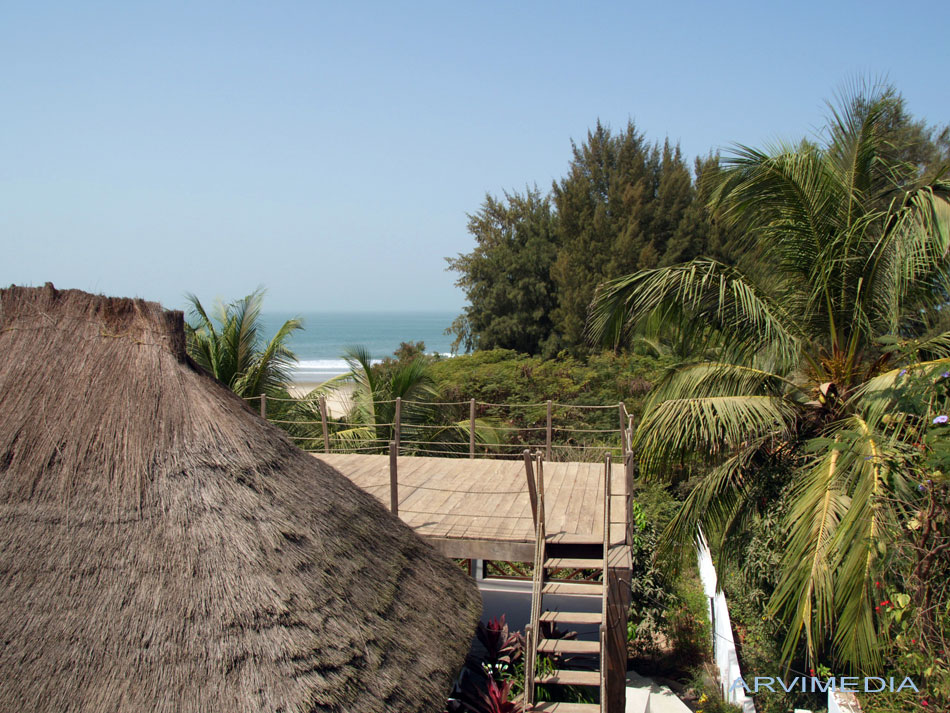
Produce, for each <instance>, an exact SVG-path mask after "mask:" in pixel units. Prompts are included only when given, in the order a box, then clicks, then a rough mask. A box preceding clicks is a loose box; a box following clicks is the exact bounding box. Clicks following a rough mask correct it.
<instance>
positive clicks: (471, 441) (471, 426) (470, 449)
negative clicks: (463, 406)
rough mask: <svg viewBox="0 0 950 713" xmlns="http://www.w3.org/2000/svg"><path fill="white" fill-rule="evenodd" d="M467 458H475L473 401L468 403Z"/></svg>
mask: <svg viewBox="0 0 950 713" xmlns="http://www.w3.org/2000/svg"><path fill="white" fill-rule="evenodd" d="M468 457H469V458H474V457H475V399H472V400H471V401H469V402H468Z"/></svg>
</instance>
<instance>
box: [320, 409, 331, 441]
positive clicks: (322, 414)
mask: <svg viewBox="0 0 950 713" xmlns="http://www.w3.org/2000/svg"><path fill="white" fill-rule="evenodd" d="M320 425H321V426H322V427H323V452H324V453H329V452H330V434H329V432H328V431H327V399H326V397H325V396H321V397H320Z"/></svg>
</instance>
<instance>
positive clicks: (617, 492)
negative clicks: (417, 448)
mask: <svg viewBox="0 0 950 713" xmlns="http://www.w3.org/2000/svg"><path fill="white" fill-rule="evenodd" d="M312 455H313V457H315V458H317V459H319V460H322V461H323V462H325V463H326V464H327V465H329V466H330V467H332V468H335V469H336V470H338V471H339V472H341V473H342V474H343V475H345V476H347V477H348V478H349V479H350V480H352V481H353V482H354V483H355V484H356V485H357V486H359V487H361V488H364V489H365V490H366V491H367V492H369V493H370V494H372V495H373V496H375V497H376V498H377V499H378V500H379V501H380V502H382V503H383V505H384V506H387V507H388V505H389V456H388V455H375V454H374V455H368V454H338V453H333V454H323V453H314V454H312ZM544 467H545V486H546V488H545V490H546V492H545V502H546V505H547V507H546V511H547V521H548V525H549V526H548V532H549V533H554V534H556V533H559V532H561V533H564V534H565V535H587V536H590V535H596V536H598V537H599V536H602V534H603V510H602V507H601V505H600V503H601V502H602V488H603V475H602V474H603V469H604V466H603V463H577V462H573V463H554V462H550V463H545V466H544ZM398 478H399V511H400V512H399V514H400V517H402V519H403V520H404V521H405V522H406V523H407V524H408V525H409V526H410V527H412V528H414V529H415V530H416V531H417V532H418V533H419V534H420V535H423V536H427V537H433V538H446V539H472V540H479V541H497V542H502V543H503V542H529V541H532V540H533V539H534V523H533V521H532V518H531V507H530V502H529V499H528V492H527V482H526V480H525V472H524V462H523V461H522V460H520V459H519V460H504V459H489V458H475V459H469V458H440V457H436V456H399V460H398ZM612 491H613V492H614V496H613V498H612V499H611V518H610V519H611V523H612V527H611V539H612V540H616V539H618V538H620V539H622V537H623V533H624V526H623V522H624V513H623V507H624V504H625V503H624V498H623V493H624V481H623V466H622V465H619V466H618V465H615V466H614V469H613V488H612Z"/></svg>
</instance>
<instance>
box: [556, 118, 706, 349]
mask: <svg viewBox="0 0 950 713" xmlns="http://www.w3.org/2000/svg"><path fill="white" fill-rule="evenodd" d="M573 153H574V156H573V159H572V161H571V166H570V170H569V173H568V175H567V177H565V178H564V179H562V180H561V181H560V183H556V184H555V185H554V187H553V195H554V201H555V204H556V206H557V211H558V227H559V234H560V251H559V254H558V258H557V261H556V262H555V264H554V268H553V270H552V276H553V278H554V281H555V283H556V286H557V291H558V295H557V296H558V308H557V310H556V311H555V315H554V322H555V328H556V329H557V331H558V332H559V334H560V336H561V339H562V340H563V343H564V345H565V346H578V345H581V344H583V341H584V337H583V335H584V323H585V320H586V318H587V308H588V305H589V304H590V300H591V298H592V297H593V294H594V288H595V287H596V284H597V283H598V282H600V281H602V280H604V279H610V278H612V277H617V276H619V275H622V274H625V273H628V272H631V271H635V270H638V269H642V268H644V267H655V266H656V265H659V264H661V263H662V262H663V261H664V256H665V253H666V250H667V246H668V244H669V242H670V241H671V240H672V239H673V237H674V236H675V234H676V231H677V230H678V229H679V228H680V222H681V221H682V219H683V216H684V214H685V213H686V210H687V209H688V207H689V205H690V203H691V202H692V199H693V187H692V182H691V180H690V175H689V168H688V167H687V165H686V164H685V162H684V161H683V157H682V154H681V152H680V149H679V147H678V146H671V145H670V144H669V142H666V143H665V144H664V145H663V146H662V147H660V146H658V145H655V146H650V145H648V144H647V142H646V141H645V139H644V137H643V134H641V133H640V132H638V131H637V129H636V127H635V126H634V125H633V123H632V122H631V123H628V124H627V126H626V128H625V129H624V130H623V131H622V132H620V133H619V134H616V135H614V134H612V133H611V131H610V129H608V128H606V127H605V126H604V125H603V124H601V123H600V122H598V123H597V126H596V127H595V128H594V130H593V131H590V132H588V134H587V141H586V142H585V143H584V144H582V145H581V146H577V145H576V144H575V145H574V146H573Z"/></svg>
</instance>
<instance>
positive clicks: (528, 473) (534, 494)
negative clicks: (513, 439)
mask: <svg viewBox="0 0 950 713" xmlns="http://www.w3.org/2000/svg"><path fill="white" fill-rule="evenodd" d="M523 455H524V472H525V477H526V478H527V479H528V499H529V500H530V501H531V517H532V518H533V519H534V527H535V529H537V527H538V486H537V483H535V482H534V467H533V466H532V464H531V451H530V450H528V449H527V448H525V449H524V454H523Z"/></svg>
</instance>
